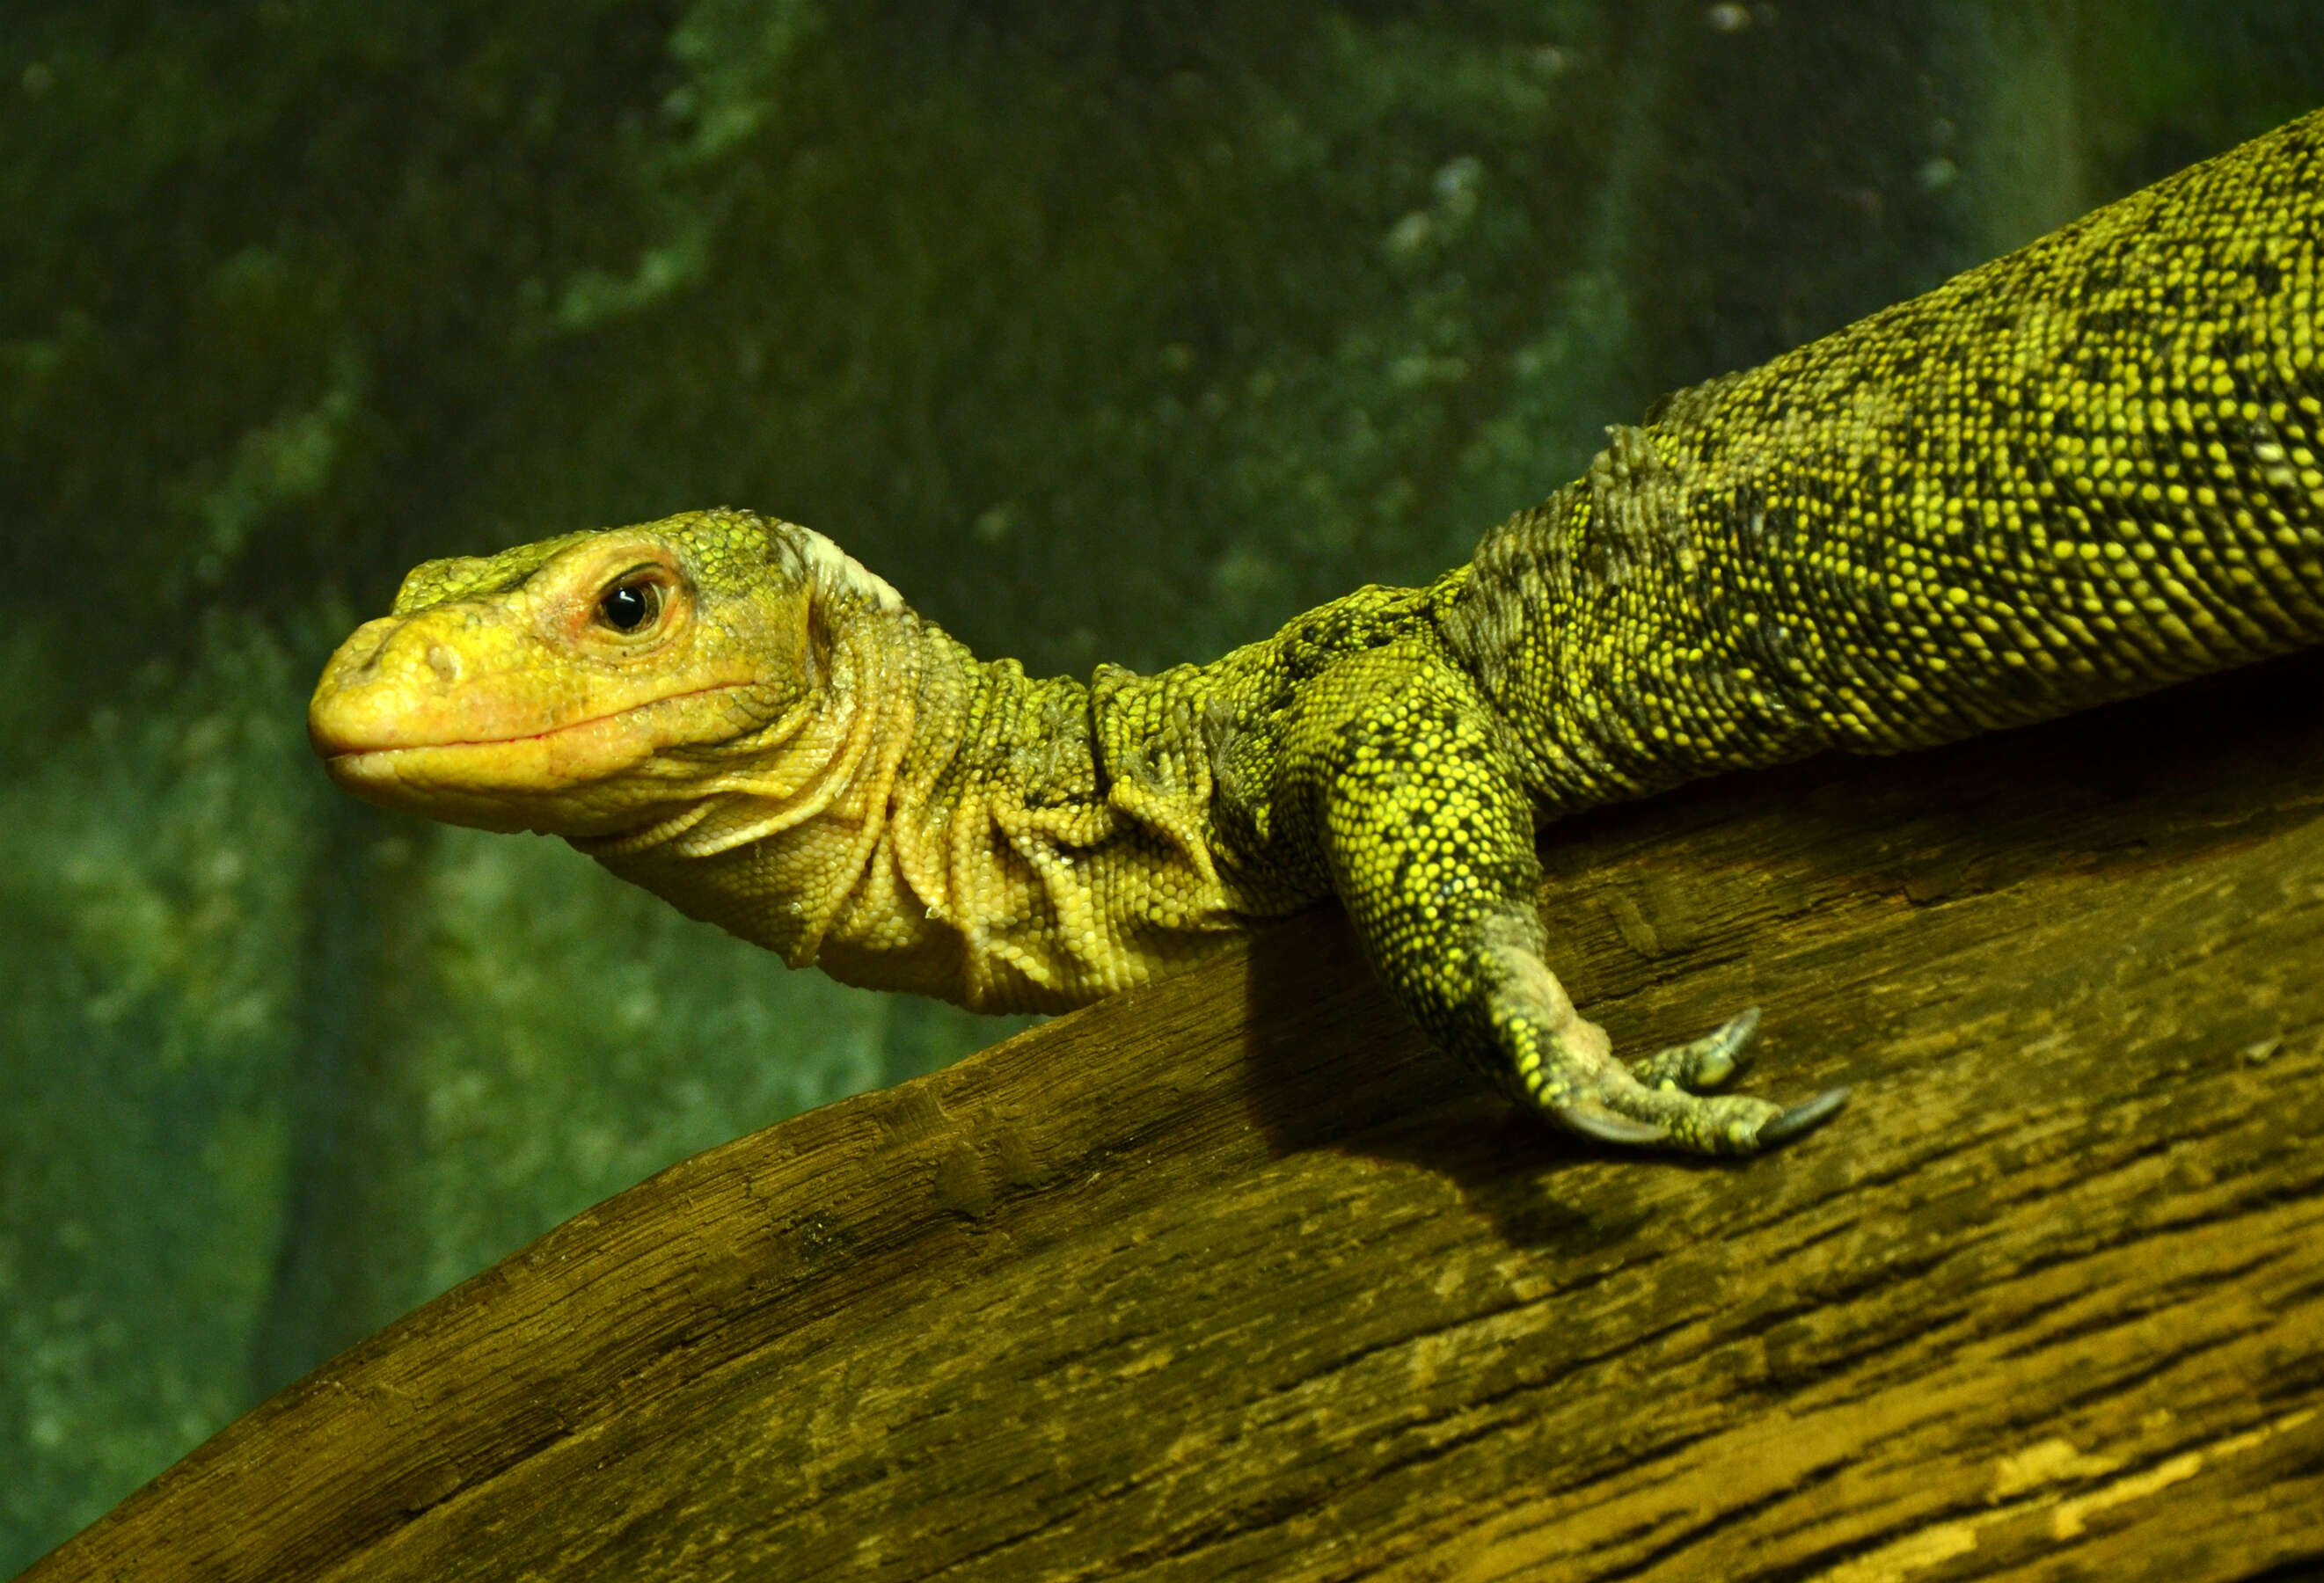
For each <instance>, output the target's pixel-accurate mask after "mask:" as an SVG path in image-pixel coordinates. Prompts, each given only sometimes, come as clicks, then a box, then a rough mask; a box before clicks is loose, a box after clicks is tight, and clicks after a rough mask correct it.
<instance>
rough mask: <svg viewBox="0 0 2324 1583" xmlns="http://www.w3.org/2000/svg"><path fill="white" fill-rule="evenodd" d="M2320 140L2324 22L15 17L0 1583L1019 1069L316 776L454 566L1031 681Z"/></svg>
mask: <svg viewBox="0 0 2324 1583" xmlns="http://www.w3.org/2000/svg"><path fill="white" fill-rule="evenodd" d="M2319 103H2324V9H2319V7H2317V6H2315V5H2312V4H2310V3H2308V0H2211V3H2210V4H2207V5H2201V6H2196V5H2167V4H2163V3H2162V0H2112V3H2104V4H2101V3H2099V0H2015V3H2005V0H1775V3H1774V4H1721V5H1705V4H1700V3H1697V0H1683V3H1682V0H1434V3H1425V0H1416V3H1413V4H1404V5H1388V4H1358V3H1350V0H1339V3H1331V0H1275V3H1272V4H1269V5H1265V6H1252V5H1233V4H1216V3H1205V0H1176V3H1174V4H1167V5H1166V4H1162V3H1160V0H859V3H857V4H852V5H842V4H839V3H837V0H558V3H556V4H548V3H545V0H513V3H512V4H508V5H499V6H467V5H450V4H445V3H442V0H241V3H233V4H227V3H220V0H199V3H197V0H138V3H134V4H133V3H130V0H8V4H7V5H6V7H5V10H0V213H5V216H6V220H5V233H0V234H4V235H5V247H0V566H5V582H0V587H4V588H5V604H6V606H7V609H6V612H5V620H0V743H5V749H6V752H7V762H8V763H9V764H10V765H12V766H13V767H14V768H13V770H12V772H11V773H9V774H8V775H7V776H6V777H5V783H0V1573H6V1572H13V1571H14V1569H17V1568H19V1567H21V1566H23V1565H24V1564H26V1563H29V1562H30V1561H31V1560H33V1559H34V1558H35V1557H36V1556H37V1555H39V1554H40V1553H41V1552H42V1551H44V1550H46V1549H47V1548H48V1547H50V1546H51V1545H53V1544H54V1543H56V1542H58V1541H60V1540H61V1539H62V1538H64V1537H65V1536H66V1535H67V1534H69V1532H72V1531H73V1530H74V1529H75V1528H77V1527H78V1526H79V1525H81V1524H83V1523H87V1522H88V1521H90V1520H91V1519H93V1518H95V1517H96V1516H97V1515H98V1514H101V1513H102V1512H103V1511H104V1510H105V1509H106V1507H107V1506H109V1505H112V1504H113V1503H114V1502H115V1501H116V1500H118V1499H120V1498H121V1497H122V1496H124V1495H126V1494H127V1493H128V1492H129V1491H130V1490H131V1489H133V1488H134V1486H136V1485H138V1484H139V1483H140V1482H142V1481H143V1480H144V1479H146V1478H148V1477H152V1475H153V1474H155V1473H156V1472H158V1471H160V1470H161V1468H163V1467H165V1466H166V1465H167V1464H168V1463H169V1462H170V1461H171V1460H172V1459H175V1458H177V1457H178V1456H180V1455H181V1454H182V1453H183V1452H185V1451H186V1450H189V1449H190V1448H191V1447H192V1446H193V1445H194V1444H195V1443H196V1442H198V1440H201V1439H202V1438H203V1437H204V1436H206V1435H208V1434H209V1433H210V1432H211V1431H214V1430H216V1429H217V1428H218V1427H219V1426H220V1425H222V1424H223V1423H225V1422H226V1421H227V1420H228V1419H230V1418H231V1417H233V1416H234V1415H235V1413H239V1412H241V1411H243V1410H244V1408H246V1407H248V1406H250V1405H251V1404H253V1403H254V1402H255V1401H257V1400H258V1399H259V1398H260V1397H262V1396H263V1395H264V1394H267V1393H268V1392H270V1391H272V1390H273V1389H274V1388H276V1387H278V1386H279V1385H282V1384H284V1383H285V1382H287V1381H288V1380H290V1379H291V1378H293V1377H295V1376H298V1375H299V1374H300V1373H302V1372H303V1371H305V1370H306V1369H308V1368H309V1367H313V1366H314V1365H315V1364H316V1363H318V1362H319V1361H321V1360H322V1359H323V1358H326V1357H327V1356H328V1355H329V1354H330V1353H331V1352H333V1351H335V1350H336V1349H337V1348H340V1347H342V1346H344V1345H346V1344H347V1343H348V1342H350V1341H352V1340H354V1339H356V1338H358V1337H360V1336H362V1335H364V1334H365V1333H366V1332H368V1331H370V1330H374V1329H376V1328H377V1327H378V1326H380V1325H381V1324H383V1323H384V1322H386V1321H389V1320H391V1319H392V1318H394V1317H395V1316H396V1315H397V1314H399V1313H401V1312H402V1311H405V1310H406V1309H408V1308H410V1306H412V1305H413V1304H415V1303H418V1302H421V1301H423V1300H425V1299H427V1298H428V1297H429V1296H431V1295H433V1294H434V1293H438V1292H440V1291H442V1290H443V1289H444V1288H445V1287H447V1285H449V1284H453V1283H455V1282H457V1281H459V1280H461V1279H462V1278H464V1277H466V1276H467V1275H471V1274H473V1273H475V1271H476V1270H478V1269H480V1268H481V1267H483V1266H484V1265H486V1264H487V1263H489V1262H490V1261H492V1260H493V1259H495V1258H497V1257H499V1256H502V1255H503V1254H505V1253H507V1252H509V1251H511V1250H512V1249H513V1248H514V1247H517V1246H519V1245H520V1244H521V1243H522V1242H524V1241H525V1240H526V1239H528V1238H531V1237H533V1236H535V1235H537V1234H538V1233H539V1232H540V1231H542V1230H544V1229H547V1228H548V1227H549V1226H550V1225H552V1224H554V1223H555V1222H557V1221H558V1220H559V1219H563V1218H565V1217H567V1216H568V1215H570V1214H572V1213H574V1212H575V1211H576V1210H580V1209H582V1208H584V1207H585V1206H586V1205H587V1204H589V1203H591V1202H593V1201H595V1200H597V1199H599V1198H602V1197H604V1195H606V1194H608V1193H611V1192H617V1191H619V1190H620V1189H622V1188H623V1187H625V1186H627V1185H629V1184H630V1183H634V1182H636V1181H638V1180H639V1179H640V1178H641V1177H643V1176H644V1175H646V1174H647V1173H650V1172H652V1171H654V1170H656V1169H657V1168H659V1167H660V1166H662V1165H664V1164H669V1163H670V1162H671V1161H673V1160H676V1159H678V1158H680V1157H682V1156H684V1155H687V1154H689V1153H691V1152H693V1151H695V1150H697V1149H700V1148H703V1147H705V1146H709V1145H712V1144H715V1143H717V1142H720V1141H722V1140H724V1139H725V1138H728V1137H733V1136H735V1135H737V1134H740V1133H742V1132H746V1131H749V1130H751V1129H752V1128H755V1127H762V1126H765V1125H767V1124H769V1123H770V1122H773V1121H776V1120H778V1119H780V1118H782V1117H784V1116H787V1115H789V1114H791V1113H793V1112H795V1111H797V1110H798V1109H804V1108H806V1107H808V1106H812V1105H816V1104H820V1103H823V1102H825V1101H826V1100H831V1099H834V1098H836V1097H838V1096H840V1095H842V1094H844V1093H848V1092H851V1091H855V1090H858V1089H861V1088H863V1087H866V1086H869V1085H872V1084H876V1083H880V1082H883V1081H894V1080H896V1079H898V1078H900V1077H903V1076H907V1075H909V1074H911V1073H914V1072H920V1071H924V1070H927V1068H929V1067H930V1066H932V1065H935V1064H936V1063H940V1062H942V1061H945V1060H947V1059H950V1058H952V1057H953V1056H954V1055H957V1054H961V1053H964V1052H965V1051H967V1050H969V1049H972V1048H974V1047H976V1046H978V1045H982V1044H984V1043H987V1042H990V1041H991V1039H992V1038H994V1037H997V1036H998V1035H1000V1034H1001V1032H1005V1031H1006V1030H1007V1026H1008V1025H1005V1024H995V1023H991V1022H984V1021H980V1020H978V1019H976V1018H973V1017H968V1016H966V1015H964V1014H961V1013H957V1012H954V1011H951V1010H949V1009H948V1008H941V1007H934V1006H929V1005H926V1004H922V1003H917V1002H904V1001H897V1000H890V999H882V998H881V997H876V996H871V995H866V994H862V993H860V992H856V991H851V990H844V989H839V988H837V987H835V986H834V985H832V984H829V983H827V982H825V981H824V980H821V979H819V978H817V977H816V976H814V975H812V974H796V975H794V974H788V973H786V972H785V971H783V970H782V969H781V967H780V965H779V963H778V962H775V961H774V959H772V958H771V957H769V956H766V955H763V954H761V953H756V952H754V951H752V950H751V949H750V948H748V947H745V946H742V945H740V944H738V943H734V942H732V941H729V940H726V939H725V938H724V937H723V936H720V935H717V934H715V933H712V932H710V931H708V930H706V929H705V928H703V927H702V926H700V925H693V924H689V923H687V922H685V921H684V920H682V919H680V918H678V916H676V915H675V914H673V913H671V912H669V910H668V909H667V908H665V907H661V905H660V904H659V903H657V902H654V901H652V900H651V899H650V898H649V897H645V896H644V895H642V894H641V893H632V892H630V891H627V890H624V889H623V888H622V887H620V886H619V885H617V884H616V883H614V882H613V881H612V880H610V879H607V878H605V877H604V875H602V874H601V873H599V872H598V871H597V870H595V868H594V867H593V866H592V865H591V864H590V863H588V862H587V861H584V860H583V859H581V858H579V857H578V856H577V855H576V854H575V853H573V852H571V851H568V850H567V849H566V848H564V847H563V846H562V845H561V844H558V843H553V842H545V841H539V840H534V839H530V838H522V837H495V836H481V835H476V834H473V833H467V832H459V831H451V830H445V829H438V828H435V827H432V826H426V825H422V824H417V823H413V822H408V821H403V820H398V819H392V818H389V817H387V816H385V815H377V814H374V813H373V812H371V811H369V810H367V809H365V808H364V807H362V806H359V805H355V804H354V803H352V802H350V801H348V800H346V799H345V798H342V797H340V796H337V795H336V794H335V793H334V792H333V791H332V790H331V788H330V787H328V785H327V783H326V782H325V781H324V780H323V778H322V777H321V775H320V774H319V773H318V770H317V769H316V768H315V767H314V765H313V764H312V763H311V762H310V761H309V757H308V753H307V750H306V746H305V742H304V739H303V727H302V710H303V704H304V700H305V695H306V691H307V688H308V686H309V684H310V682H311V680H312V677H313V676H314V674H315V672H316V670H317V668H318V665H319V663H320V661H321V659H322V658H323V656H324V655H325V654H326V653H327V651H328V649H330V647H331V646H332V645H333V644H334V643H335V642H336V641H337V639H338V638H339V637H340V636H342V635H343V634H344V632H345V631H346V630H347V629H348V628H349V627H350V626H351V625H352V624H353V623H354V622H355V621H356V620H358V619H360V618H361V617H363V616H366V615H371V614H375V613H378V612H381V611H382V610H383V609H384V608H385V605H386V603H387V601H388V599H389V597H390V595H391V594H392V591H393V588H394V585H395V583H396V581H397V579H398V577H399V576H400V575H401V572H402V571H403V570H404V569H405V568H406V567H407V566H409V565H410V563H411V562H413V561H416V560H418V559H420V558H422V557H429V556H436V555H445V554H452V553H472V552H482V551H484V550H489V549H492V548H497V547H500V546H502V545H504V544H509V543H512V542H517V541H521V540H524V539H528V538H539V537H543V536H545V535H548V534H550V533H556V532H561V531H565V530H567V529H572V528H575V527H581V526H594V525H600V524H606V523H615V522H621V521H627V520H640V519H645V518H650V517H655V516H659V515H662V514H665V513H667V512H669V511H677V510H679V509H683V508H687V507H692V506H701V505H710V504H717V503H732V504H735V505H746V506H750V507H753V508H756V509H759V510H761V511H770V512H774V513H779V514H780V515H783V516H786V517H789V518H791V519H793V520H799V521H804V522H807V523H809V524H812V525H814V526H816V527H818V528H821V529H824V530H825V531H826V532H829V533H831V534H832V535H833V536H835V538H838V539H839V540H840V541H841V542H842V543H844V544H845V545H846V546H847V547H848V548H851V549H852V550H853V552H854V553H855V554H857V555H858V556H859V557H861V558H862V559H863V560H864V561H865V562H867V563H868V564H869V565H871V566H872V567H873V568H874V569H876V570H878V571H880V572H881V573H883V574H884V575H887V576H888V577H889V578H890V580H892V581H894V582H895V583H897V584H899V586H900V587H902V588H903V589H904V590H905V592H906V594H907V595H908V597H910V598H911V599H912V600H913V601H914V603H917V604H918V606H919V607H920V608H921V609H922V610H924V611H926V612H928V613H930V614H932V615H933V616H934V617H936V619H937V620H938V621H941V622H942V623H944V624H945V626H947V627H949V628H951V629H953V630H954V631H956V632H958V633H959V634H961V635H962V636H963V637H964V638H965V639H967V640H969V641H970V642H971V643H973V644H974V645H975V646H976V647H977V648H978V649H980V650H982V651H983V652H985V653H987V654H1001V653H1013V654H1016V655H1018V656H1019V657H1021V658H1023V659H1024V660H1026V662H1027V663H1028V665H1029V666H1031V667H1035V668H1036V669H1071V670H1076V671H1085V670H1086V669H1087V668H1088V667H1090V666H1091V665H1092V664H1093V663H1094V662H1095V661H1097V660H1100V659H1111V660H1115V661H1119V662H1121V663H1125V664H1129V665H1132V666H1138V667H1150V666H1155V665H1159V664H1163V663H1167V662H1170V661H1175V660H1179V659H1187V658H1208V657H1210V656H1212V655H1213V654H1215V653H1217V652H1219V651H1220V650H1222V649H1224V648H1226V647H1228V646H1229V645H1231V644H1233V643H1235V642H1239V641H1241V640H1247V639H1250V638H1252V637H1255V636H1258V635H1259V634H1260V633H1262V632H1264V631H1266V630H1269V629H1270V628H1271V627H1272V626H1274V625H1275V624H1276V623H1277V622H1279V621H1282V620H1283V619H1284V618H1285V617H1286V616H1288V615H1290V614H1291V613H1293V612H1295V611H1296V610H1298V609H1300V608H1303V607H1304V606H1305V605H1307V604H1310V603H1314V602H1315V601H1317V600H1319V599H1322V598H1324V597H1327V596H1329V595H1331V594H1336V593H1339V592H1342V591H1343V590H1345V589H1347V588H1349V587H1351V586H1353V585H1354V584H1358V583H1360V582H1364V581H1368V580H1369V581H1387V582H1410V581H1416V580H1419V579H1422V578H1425V577H1426V576H1428V575H1431V574H1433V573H1434V572H1435V571H1437V570H1439V569H1440V568H1441V567H1443V566H1446V565H1449V564H1451V563H1452V562H1453V561H1455V560H1457V559H1459V558H1461V557H1464V556H1465V555H1466V553H1467V551H1468V548H1469V546H1470V545H1471V542H1472V541H1473V540H1474V538H1476V536H1477V535H1478V533H1479V532H1480V530H1481V529H1484V528H1485V527H1487V526H1489V524H1491V523H1492V522H1493V521H1495V520H1498V519H1499V518H1500V517H1502V516H1504V515H1506V514H1507V513H1508V512H1509V511H1512V510H1514V509H1517V508H1518V507H1521V506H1525V505H1527V504H1530V503H1532V502H1535V501H1536V500H1538V499H1539V498H1541V497H1542V496H1543V495H1545V494H1546V493H1547V492H1549V490H1550V489H1551V488H1553V487H1554V485H1556V484H1558V483H1562V482H1563V480H1564V479H1566V478H1567V477H1569V476H1571V475H1572V474H1574V473H1575V472H1577V471H1578V470H1579V469H1580V468H1581V467H1582V465H1584V464H1585V462H1586V460H1587V458H1588V456H1589V455H1590V453H1591V451H1592V450H1593V449H1594V448H1595V447H1596V446H1597V445H1598V444H1599V442H1600V437H1601V436H1602V431H1603V426H1604V425H1605V424H1607V423H1609V422H1612V421H1615V420H1618V419H1629V418H1632V417H1634V416H1635V415H1636V414H1637V413H1638V412H1639V410H1641V409H1642V408H1643V406H1644V405H1645V403H1646V400H1648V399H1649V398H1651V397H1652V396H1654V395H1655V394H1656V393H1658V392H1659V391H1663V390H1665V389H1668V388H1671V387H1673V386H1676V385H1680V384H1683V383H1687V382H1692V381H1694V380H1697V379H1700V378H1702V377H1704V376H1707V375H1710V374H1713V373H1719V372H1720V371H1722V370H1725V369H1728V368H1731V367H1735V366H1738V365H1741V364H1749V363H1752V362H1756V361H1757V360H1759V359H1761V358H1763V357H1765V356H1766V355H1768V354H1772V353H1774V352H1776V351H1778V350H1781V349H1782V348H1784V347H1785V346H1787V345H1793V344H1794V343H1796V342H1799V341H1801V340H1803V339H1806V338H1808V337H1811V336H1815V335H1817V334H1819V333H1821V332H1822V331H1824V330H1827V329H1830V328H1832V327H1836V326H1838V325H1840V324H1842V323H1844V322H1846V321H1847V320H1849V318H1854V317H1856V316H1857V315H1858V314H1860V313H1863V312H1865V311H1867V310H1869V309H1871V308H1877V307H1879V306H1881V305H1882V304H1884V303H1886V302H1889V301H1892V300H1894V299H1898V298H1901V297H1904V296H1906V295H1909V294H1911V293H1913V292H1914V291H1917V290H1921V289H1923V288H1924V287H1927V286H1930V285H1932V284H1934V283H1935V282H1936V281H1939V280H1941V279H1942V278H1943V277H1944V276H1946V275H1947V274H1949V273H1950V272H1953V271H1955V270H1957V269H1959V268H1960V267H1962V266H1964V265H1967V264H1969V263H1972V262H1977V261H1978V260H1980V259H1983V258H1986V257H1988V256H1990V255H1992V254H1994V253H1997V252H1999V251H2002V250H2005V249H2006V248H2007V247H2009V246H2011V245H2014V244H2016V243H2018V242H2021V241H2024V240H2025V239H2027V238H2029V237H2031V236H2033V235H2036V234H2038V233H2039V232H2041V231H2043V230H2045V229H2047V228H2048V227H2050V226H2051V225H2054V224H2056V223H2058V222H2060V221H2062V220H2065V219H2067V218H2070V217H2071V216H2074V215H2075V214H2077V213H2080V211H2082V210H2083V209H2085V208H2087V207H2090V206H2092V205H2094V204H2096V203H2098V202H2100V201H2103V200H2104V199H2106V198H2109V197H2112V196H2114V195H2116V194H2118V193H2120V192H2123V191H2125V190H2127V189H2130V188H2132V187H2135V186H2137V185H2140V184H2142V183H2144V182H2145V181H2148V180H2150V179H2154V178H2155V177H2158V176H2161V175H2163V174H2165V173H2167V172H2169V171H2171V170H2174V169H2176V168H2178V167H2179V166H2181V165H2182V164H2184V163H2186V162H2187V161H2190V160H2192V159H2195V158H2199V157H2200V156H2202V155H2204V154H2206V153H2209V152H2214V151H2216V150H2218V149H2220V148H2223V147H2226V146H2227V145H2228V144H2230V143H2234V142H2236V141H2237V140H2239V139H2241V138H2243V137H2246V136H2247V135H2250V134H2252V133H2257V132H2260V131H2263V130H2265V129H2266V128H2267V127H2269V126H2271V125H2273V124H2276V123H2278V122H2280V121H2282V120H2284V119H2288V118H2289V117H2290V116H2292V115H2295V114H2297V113H2299V112H2301V111H2302V110H2305V109H2308V108H2310V107H2311V106H2315V105H2317V104H2319Z"/></svg>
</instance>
